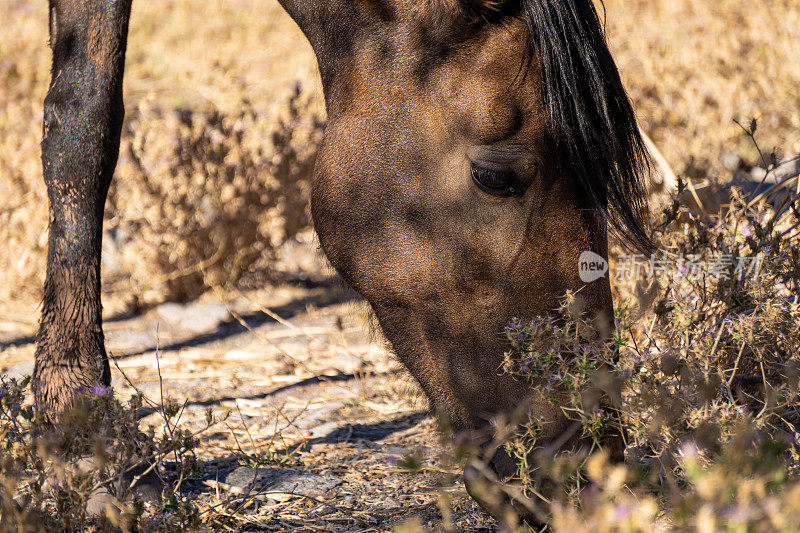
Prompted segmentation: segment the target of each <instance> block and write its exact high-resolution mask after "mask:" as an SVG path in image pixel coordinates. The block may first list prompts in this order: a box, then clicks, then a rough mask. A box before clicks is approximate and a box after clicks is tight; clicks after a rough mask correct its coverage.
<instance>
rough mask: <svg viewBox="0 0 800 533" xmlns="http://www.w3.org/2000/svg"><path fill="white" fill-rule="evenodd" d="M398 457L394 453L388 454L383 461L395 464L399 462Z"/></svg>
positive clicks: (389, 464)
mask: <svg viewBox="0 0 800 533" xmlns="http://www.w3.org/2000/svg"><path fill="white" fill-rule="evenodd" d="M397 461H398V459H397V457H396V456H394V455H388V456H386V457H384V458H383V463H384V464H385V465H387V466H395V465H396V464H397Z"/></svg>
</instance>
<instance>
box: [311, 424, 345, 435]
mask: <svg viewBox="0 0 800 533" xmlns="http://www.w3.org/2000/svg"><path fill="white" fill-rule="evenodd" d="M338 429H339V423H338V422H325V423H324V424H320V425H318V426H314V427H312V428H311V431H309V435H310V437H311V438H312V439H322V438H325V437H327V436H328V435H330V434H331V433H333V432H334V431H336V430H338Z"/></svg>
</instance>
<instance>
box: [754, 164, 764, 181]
mask: <svg viewBox="0 0 800 533" xmlns="http://www.w3.org/2000/svg"><path fill="white" fill-rule="evenodd" d="M766 175H767V171H766V170H764V169H763V168H761V167H753V168H752V169H751V170H750V177H751V178H752V179H754V180H758V181H761V180H763V179H764V177H765V176H766Z"/></svg>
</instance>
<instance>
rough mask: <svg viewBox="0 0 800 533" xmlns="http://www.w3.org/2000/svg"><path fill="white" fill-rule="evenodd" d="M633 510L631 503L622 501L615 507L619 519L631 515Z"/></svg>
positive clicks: (624, 518)
mask: <svg viewBox="0 0 800 533" xmlns="http://www.w3.org/2000/svg"><path fill="white" fill-rule="evenodd" d="M632 510H633V509H632V508H631V506H630V504H627V503H620V504H617V506H616V507H615V508H614V514H615V515H616V516H617V520H626V519H627V518H628V517H629V516H630V515H631V511H632Z"/></svg>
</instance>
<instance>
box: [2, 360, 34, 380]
mask: <svg viewBox="0 0 800 533" xmlns="http://www.w3.org/2000/svg"><path fill="white" fill-rule="evenodd" d="M0 374H2V375H3V377H4V378H6V379H11V378H13V379H16V380H19V381H22V380H23V379H25V378H26V377H27V376H30V375H32V374H33V361H31V362H29V363H18V364H16V365H11V366H10V367H8V368H7V369H5V370H3V371H2V372H0Z"/></svg>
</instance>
